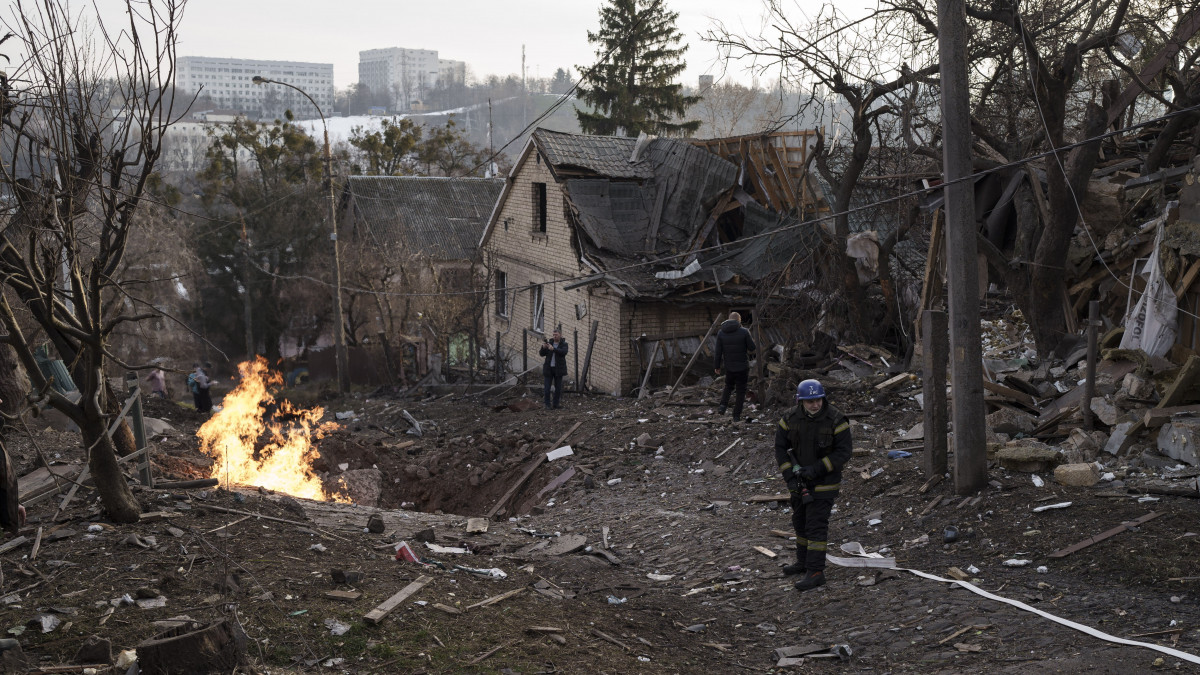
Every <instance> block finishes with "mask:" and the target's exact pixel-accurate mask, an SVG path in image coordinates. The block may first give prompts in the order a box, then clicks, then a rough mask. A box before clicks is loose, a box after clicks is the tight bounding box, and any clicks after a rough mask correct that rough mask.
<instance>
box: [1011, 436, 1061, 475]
mask: <svg viewBox="0 0 1200 675" xmlns="http://www.w3.org/2000/svg"><path fill="white" fill-rule="evenodd" d="M996 458H997V459H998V460H1000V466H1002V467H1004V468H1006V469H1010V470H1012V471H1022V472H1025V473H1037V472H1039V471H1049V470H1050V469H1051V468H1053V467H1054V466H1056V465H1057V464H1058V463H1059V462H1060V461H1062V460H1061V456H1060V453H1059V451H1058V449H1057V448H1052V447H1050V446H1048V445H1046V444H1045V443H1038V442H1036V441H1013V442H1012V444H1010V445H1006V446H1004V447H1003V448H1001V449H1000V450H999V452H997V453H996Z"/></svg>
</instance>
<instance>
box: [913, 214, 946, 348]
mask: <svg viewBox="0 0 1200 675" xmlns="http://www.w3.org/2000/svg"><path fill="white" fill-rule="evenodd" d="M942 220H943V218H942V210H941V209H937V210H936V211H934V212H933V225H932V226H930V228H929V250H928V251H926V253H925V277H924V279H923V280H922V281H921V300H920V307H918V309H917V318H916V320H915V323H916V326H915V328H916V333H915V334H916V335H921V334H922V333H921V314H922V312H924V311H925V310H927V309H930V308H931V307H933V301H934V298H936V297H937V296H938V295H939V293H940V292H941V285H942V284H941V279H940V277H941V274H940V270H941V257H942V255H941V254H942V239H943V235H942Z"/></svg>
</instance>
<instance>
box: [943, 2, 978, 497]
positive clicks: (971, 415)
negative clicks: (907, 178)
mask: <svg viewBox="0 0 1200 675" xmlns="http://www.w3.org/2000/svg"><path fill="white" fill-rule="evenodd" d="M937 10H938V13H937V16H938V51H939V57H940V61H941V83H942V155H943V162H942V165H943V167H945V168H944V174H943V177H944V180H945V188H944V190H945V194H946V261H947V267H946V277H947V279H948V281H949V283H948V284H947V285H948V286H949V291H950V292H949V294H950V302H949V309H950V316H949V326H950V378H951V382H952V386H953V388H954V408H953V410H952V414H953V418H954V489H955V492H957V493H958V494H960V495H961V494H972V493H975V492H977V491H979V490H981V489H982V488H983V487H984V486H985V485H987V443H986V429H985V424H984V414H983V411H984V408H983V361H982V359H983V349H982V347H981V345H980V339H979V268H978V260H977V255H978V252H979V244H978V242H977V241H976V237H977V236H978V231H979V228H978V226H977V225H976V223H975V192H974V190H975V186H974V183H973V181H970V180H967V179H968V177H969V176H970V175H971V171H972V167H971V119H970V111H969V108H968V105H969V101H968V98H967V97H968V80H967V60H966V59H964V58H963V54H966V53H967V51H968V50H967V19H966V6H965V5H964V3H963V2H962V1H961V0H938V2H937Z"/></svg>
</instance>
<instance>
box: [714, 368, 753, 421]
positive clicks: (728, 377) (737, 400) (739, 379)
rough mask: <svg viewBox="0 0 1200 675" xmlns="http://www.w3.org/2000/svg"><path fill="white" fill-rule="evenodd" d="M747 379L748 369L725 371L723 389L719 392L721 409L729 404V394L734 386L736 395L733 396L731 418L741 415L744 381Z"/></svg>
mask: <svg viewBox="0 0 1200 675" xmlns="http://www.w3.org/2000/svg"><path fill="white" fill-rule="evenodd" d="M749 379H750V371H749V370H741V371H737V372H730V371H728V370H727V371H725V391H724V392H722V394H721V409H722V410H724V409H725V408H726V407H727V406H728V405H729V394H731V393H733V390H734V388H735V387H736V388H737V395H736V396H734V397H733V419H735V420H736V419H741V417H742V404H743V403H745V401H746V382H747V381H748V380H749Z"/></svg>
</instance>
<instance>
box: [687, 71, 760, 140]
mask: <svg viewBox="0 0 1200 675" xmlns="http://www.w3.org/2000/svg"><path fill="white" fill-rule="evenodd" d="M761 94H762V92H760V91H758V89H757V88H751V87H747V86H745V85H741V84H738V83H737V82H720V83H717V84H714V85H713V86H711V87H709V88H707V89H705V90H703V91H701V92H699V96H700V102H699V103H697V104H696V105H695V106H694V107H693V108H692V111H691V112H692V113H693V114H695V115H696V116H698V117H699V118H700V124H701V126H700V133H699V136H701V137H704V138H722V137H726V136H734V135H736V134H738V133H739V132H738V129H739V128H741V126H742V123H743V120H744V118H745V117H746V115H747V114H748V113H750V111H751V110H753V109H754V106H755V104H756V103H758V100H759V97H760V96H761ZM761 130H762V129H761V128H760V129H758V131H761Z"/></svg>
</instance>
